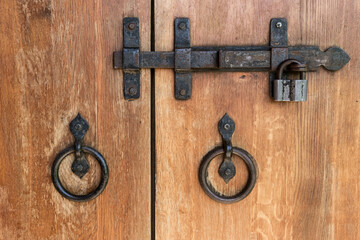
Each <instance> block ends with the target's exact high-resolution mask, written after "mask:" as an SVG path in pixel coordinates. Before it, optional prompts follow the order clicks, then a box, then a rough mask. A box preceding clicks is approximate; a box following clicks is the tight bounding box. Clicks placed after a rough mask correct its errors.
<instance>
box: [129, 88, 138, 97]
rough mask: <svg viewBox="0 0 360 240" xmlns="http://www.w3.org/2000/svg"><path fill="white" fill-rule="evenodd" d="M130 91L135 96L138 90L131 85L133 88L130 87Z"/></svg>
mask: <svg viewBox="0 0 360 240" xmlns="http://www.w3.org/2000/svg"><path fill="white" fill-rule="evenodd" d="M128 92H129V94H130V95H132V96H133V95H135V94H136V93H137V90H136V88H135V87H131V88H129V90H128Z"/></svg>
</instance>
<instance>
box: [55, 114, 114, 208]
mask: <svg viewBox="0 0 360 240" xmlns="http://www.w3.org/2000/svg"><path fill="white" fill-rule="evenodd" d="M88 130H89V124H88V122H87V121H86V120H85V119H84V118H83V117H82V116H81V115H80V113H78V115H77V116H76V117H75V118H74V119H73V120H72V121H71V122H70V131H71V133H72V134H73V136H74V138H75V144H74V146H71V147H68V148H65V149H64V150H62V151H61V152H60V153H59V154H58V155H57V156H56V158H55V161H54V162H53V164H52V168H51V178H52V182H53V184H54V186H55V188H56V190H57V191H58V192H59V193H60V194H61V195H62V196H63V197H65V198H67V199H69V200H72V201H78V202H83V201H90V200H92V199H94V198H96V197H97V196H99V195H100V194H101V193H102V192H103V191H104V189H105V187H106V185H107V183H108V180H109V169H108V165H107V163H106V160H105V158H104V157H103V156H102V155H101V153H99V152H98V151H97V150H96V149H94V148H91V147H88V146H84V145H83V140H84V137H85V134H86V132H87V131H88ZM71 154H74V155H75V160H74V161H73V164H72V167H71V169H72V171H73V172H74V173H75V174H76V175H77V176H78V177H80V178H82V177H83V176H84V175H85V174H86V173H87V172H88V170H89V168H90V167H89V164H88V162H87V160H86V157H85V154H90V155H92V156H93V157H94V158H95V159H96V161H97V162H98V163H99V165H100V167H101V180H100V183H99V185H98V186H97V187H96V189H95V190H93V191H92V192H90V193H88V194H86V195H76V194H73V193H71V192H69V191H68V190H66V189H65V187H64V186H63V185H62V183H61V181H60V178H59V169H60V166H61V163H62V161H63V160H64V159H65V158H66V157H68V156H69V155H71ZM84 164H85V165H84Z"/></svg>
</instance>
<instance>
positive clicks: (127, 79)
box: [113, 18, 350, 100]
mask: <svg viewBox="0 0 360 240" xmlns="http://www.w3.org/2000/svg"><path fill="white" fill-rule="evenodd" d="M287 26H288V24H287V20H286V19H285V18H274V19H272V20H271V22H270V40H269V45H268V46H217V47H211V46H199V47H191V39H190V20H189V19H188V18H176V19H175V22H174V34H175V38H174V47H175V49H174V51H169V52H140V51H139V45H140V42H139V41H140V40H139V32H138V29H139V20H138V19H137V18H124V26H123V27H124V50H123V51H116V52H114V53H113V58H114V59H113V67H114V68H115V69H123V70H124V97H125V99H130V100H131V99H136V98H139V97H140V69H142V68H171V69H174V71H175V87H174V91H175V98H176V99H179V100H186V99H189V98H190V97H191V91H192V75H191V72H201V71H224V72H264V71H268V72H269V73H270V74H269V83H270V87H271V89H272V87H273V83H274V80H275V71H276V69H277V68H278V67H279V66H280V64H282V63H283V62H284V61H286V60H287V59H295V60H298V61H300V62H302V63H304V64H303V65H302V66H299V65H292V66H289V68H288V70H290V71H297V72H304V71H317V70H318V69H319V68H320V67H324V68H325V69H327V70H329V71H337V70H339V69H341V68H342V67H344V66H345V65H346V64H347V63H348V62H349V61H350V57H349V55H348V54H347V53H346V52H345V51H344V50H343V49H341V48H339V47H330V48H328V49H327V50H326V51H322V50H320V49H319V47H317V46H288V45H287ZM132 41H134V42H132ZM270 92H271V95H273V91H272V90H271V91H270Z"/></svg>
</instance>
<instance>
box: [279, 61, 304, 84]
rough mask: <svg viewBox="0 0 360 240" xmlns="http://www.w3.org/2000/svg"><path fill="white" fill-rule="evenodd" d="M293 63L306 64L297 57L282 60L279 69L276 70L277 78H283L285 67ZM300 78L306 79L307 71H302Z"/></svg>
mask: <svg viewBox="0 0 360 240" xmlns="http://www.w3.org/2000/svg"><path fill="white" fill-rule="evenodd" d="M291 64H297V65H300V66H304V64H302V63H301V62H299V61H298V60H296V59H288V60H285V61H284V62H282V63H281V64H280V65H279V67H278V69H277V71H276V79H282V76H283V72H284V69H285V68H286V67H288V66H289V65H291ZM300 79H305V72H304V71H300Z"/></svg>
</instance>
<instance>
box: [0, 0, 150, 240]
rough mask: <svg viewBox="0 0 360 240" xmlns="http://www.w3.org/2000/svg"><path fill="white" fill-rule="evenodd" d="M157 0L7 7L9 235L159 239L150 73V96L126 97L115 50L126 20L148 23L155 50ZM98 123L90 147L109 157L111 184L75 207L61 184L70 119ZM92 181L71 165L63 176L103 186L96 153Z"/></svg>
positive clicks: (77, 187)
mask: <svg viewBox="0 0 360 240" xmlns="http://www.w3.org/2000/svg"><path fill="white" fill-rule="evenodd" d="M150 13H151V10H150V0H145V1H129V0H107V1H85V0H83V1H70V0H69V1H67V0H65V1H57V0H41V1H25V0H24V1H23V0H18V1H15V0H4V1H1V2H0V49H1V50H0V59H1V60H0V61H1V63H0V79H1V88H0V119H1V121H0V239H8V240H15V239H24V240H29V239H31V240H35V239H64V240H69V239H87V240H88V239H91V240H93V239H149V238H150V127H149V126H150V71H146V70H144V71H142V88H141V99H140V100H138V101H125V100H124V99H123V93H122V92H123V91H122V72H121V71H114V70H113V68H112V52H113V51H114V50H116V49H121V48H122V36H123V35H122V24H123V23H122V21H123V20H122V18H123V17H131V16H137V17H139V18H140V21H141V28H140V33H141V36H142V39H141V49H142V50H150V31H149V28H150ZM78 112H80V113H81V114H82V116H83V117H84V118H85V119H86V120H87V121H88V122H89V125H90V129H89V131H88V133H87V134H86V136H85V142H84V143H85V144H86V145H88V146H91V147H94V148H96V149H97V150H98V151H99V152H100V153H101V154H102V155H103V156H104V157H105V159H106V160H107V163H108V166H109V174H110V178H109V182H108V185H107V187H106V189H105V191H104V192H103V193H102V194H101V195H100V196H99V197H98V198H96V199H95V200H92V201H89V202H82V203H78V202H73V201H69V200H67V199H65V198H64V197H62V196H61V195H60V194H59V193H58V192H57V191H56V190H55V188H54V186H53V184H52V181H51V174H50V170H51V165H52V163H53V161H54V159H55V156H56V155H57V154H58V153H59V152H60V151H61V150H62V149H64V148H65V147H68V146H71V145H72V144H73V142H74V140H73V136H72V135H71V133H70V131H69V123H70V121H71V120H72V119H73V118H74V117H76V115H77V113H78ZM88 158H89V161H90V165H91V168H90V172H89V173H88V174H87V175H85V176H84V177H83V178H82V179H80V178H78V177H77V176H76V175H74V174H73V173H72V172H71V170H70V166H71V161H72V159H73V158H72V157H69V158H67V159H65V160H64V164H63V166H62V167H61V169H60V177H61V179H62V181H63V184H64V185H65V186H66V188H67V189H68V190H69V191H72V192H73V193H76V194H84V193H86V192H88V191H90V190H91V189H92V188H93V187H94V186H96V184H97V183H98V181H99V177H100V176H99V173H100V171H99V166H97V164H96V163H95V162H94V159H91V158H90V157H88Z"/></svg>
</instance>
